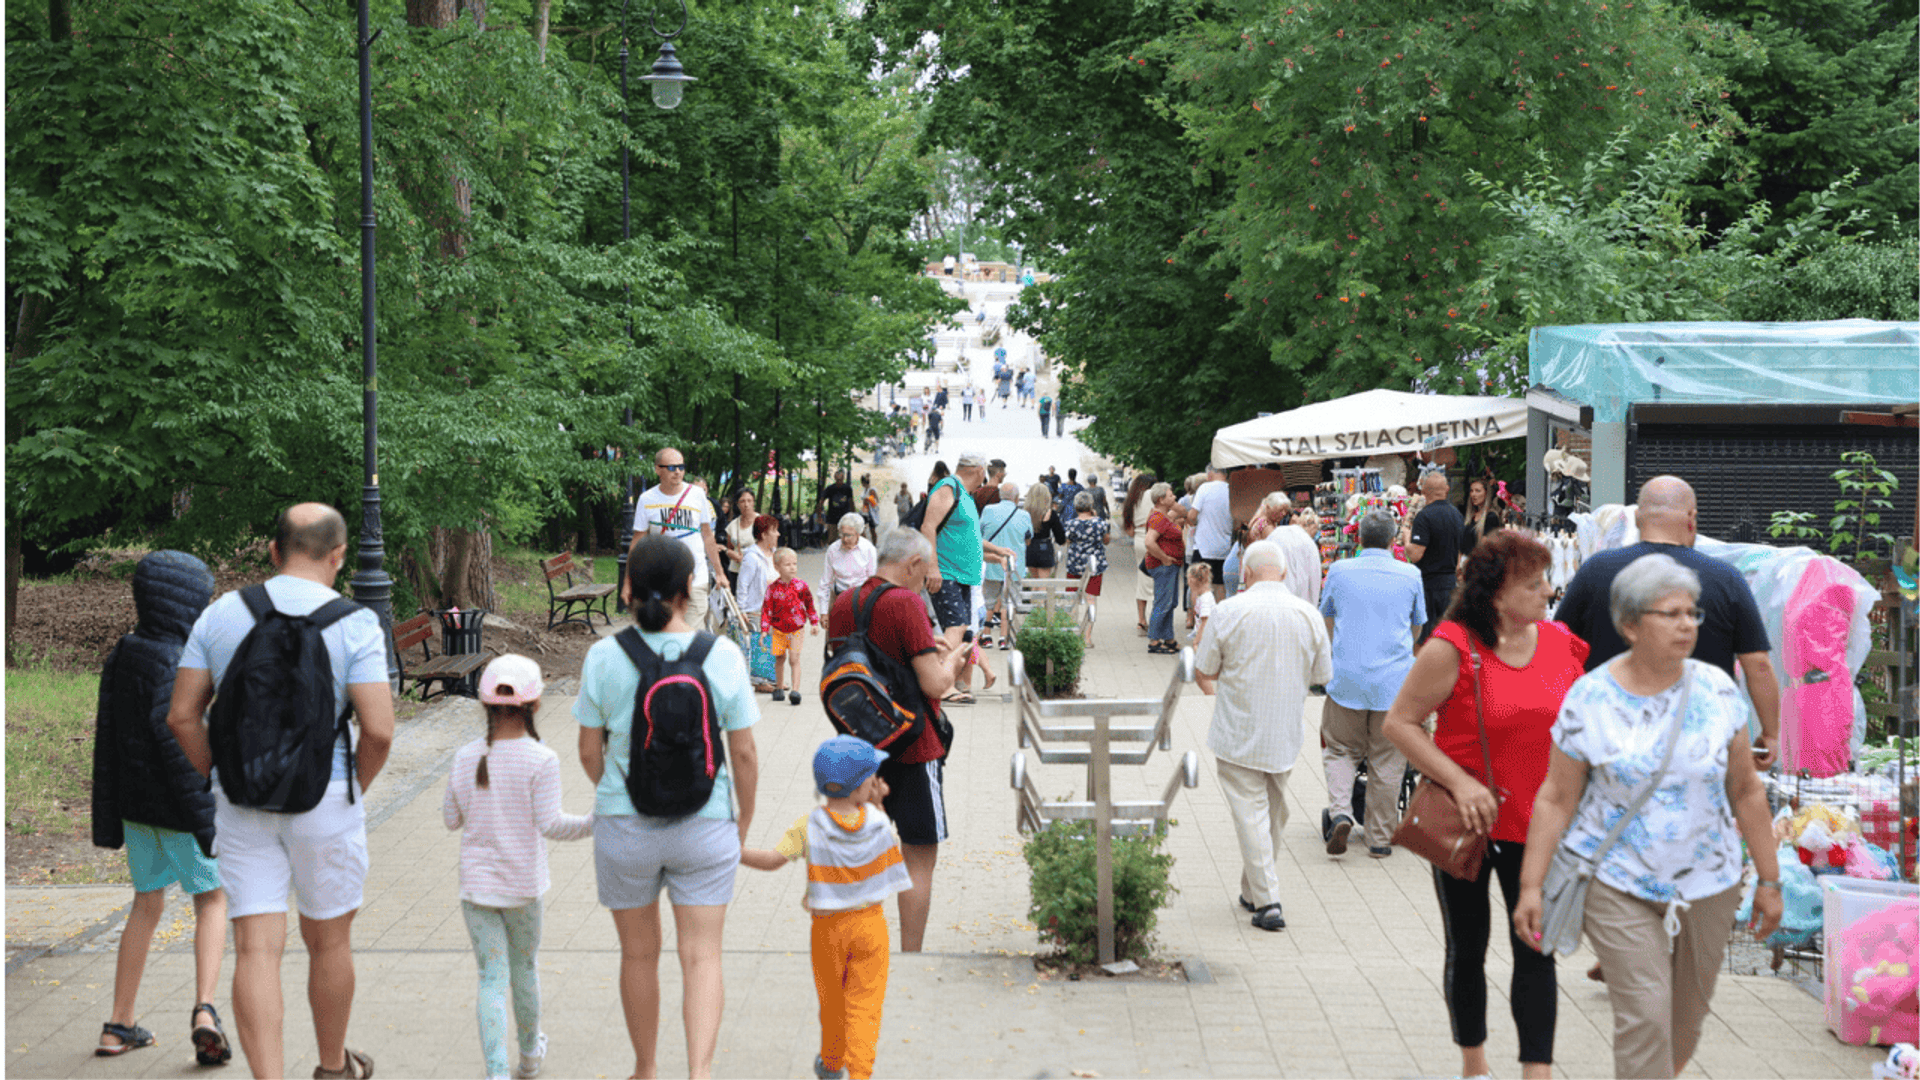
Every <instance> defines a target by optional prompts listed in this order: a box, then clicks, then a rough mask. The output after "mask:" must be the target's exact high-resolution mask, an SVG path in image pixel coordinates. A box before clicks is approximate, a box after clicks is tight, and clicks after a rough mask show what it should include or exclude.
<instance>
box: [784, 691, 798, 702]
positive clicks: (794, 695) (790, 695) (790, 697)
mask: <svg viewBox="0 0 1920 1080" xmlns="http://www.w3.org/2000/svg"><path fill="white" fill-rule="evenodd" d="M787 703H788V704H789V705H798V704H800V691H798V690H790V691H788V692H787Z"/></svg>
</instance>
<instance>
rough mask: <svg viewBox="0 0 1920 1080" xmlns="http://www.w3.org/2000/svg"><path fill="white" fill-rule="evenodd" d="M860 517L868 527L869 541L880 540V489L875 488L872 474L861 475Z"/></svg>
mask: <svg viewBox="0 0 1920 1080" xmlns="http://www.w3.org/2000/svg"><path fill="white" fill-rule="evenodd" d="M860 517H861V518H862V519H863V520H864V522H865V524H866V526H867V539H868V540H871V541H873V542H875V543H878V542H879V540H880V489H879V488H877V487H874V486H873V475H872V474H871V473H861V474H860Z"/></svg>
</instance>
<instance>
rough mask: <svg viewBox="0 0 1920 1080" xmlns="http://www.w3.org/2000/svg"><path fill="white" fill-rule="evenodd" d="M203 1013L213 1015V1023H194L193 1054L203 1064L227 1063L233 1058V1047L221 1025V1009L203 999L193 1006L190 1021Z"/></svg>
mask: <svg viewBox="0 0 1920 1080" xmlns="http://www.w3.org/2000/svg"><path fill="white" fill-rule="evenodd" d="M201 1013H206V1014H207V1015H208V1016H211V1017H213V1023H211V1024H194V1025H193V1056H194V1058H195V1059H196V1060H198V1061H199V1062H200V1064H202V1065H225V1064H226V1063H227V1062H229V1061H232V1060H233V1047H232V1046H229V1045H228V1044H227V1033H226V1030H225V1029H223V1028H222V1027H221V1026H220V1013H219V1010H217V1009H215V1008H214V1007H213V1002H211V1001H203V1002H201V1003H200V1004H198V1005H195V1006H194V1007H193V1015H192V1016H190V1017H188V1022H189V1023H192V1022H193V1020H194V1019H196V1018H197V1017H199V1015H200V1014H201Z"/></svg>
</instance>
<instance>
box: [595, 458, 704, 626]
mask: <svg viewBox="0 0 1920 1080" xmlns="http://www.w3.org/2000/svg"><path fill="white" fill-rule="evenodd" d="M653 471H654V474H655V475H656V476H658V477H659V478H660V482H659V483H658V484H655V485H654V486H653V487H650V488H648V489H647V490H645V491H643V492H641V493H640V498H639V501H638V502H637V503H636V504H635V506H634V513H633V541H634V543H636V544H637V543H639V542H640V538H641V537H643V536H646V535H648V534H659V535H661V536H666V537H668V538H670V539H674V540H678V541H680V542H681V543H683V544H685V545H687V550H688V551H691V552H693V587H692V588H691V589H690V590H689V591H688V594H687V623H688V624H689V625H691V626H693V627H695V628H696V629H704V628H705V627H706V625H707V589H708V578H709V567H711V576H712V579H713V580H714V581H716V582H718V583H719V585H720V587H721V588H723V589H724V588H726V587H727V573H726V571H725V570H724V569H723V567H724V566H725V565H726V564H725V563H723V562H721V561H720V545H719V544H717V543H715V542H714V539H713V526H714V522H715V521H716V520H717V519H716V517H715V515H714V512H713V503H712V502H711V501H710V500H709V499H708V498H707V493H706V492H705V491H704V490H702V489H700V488H698V487H696V486H694V485H692V484H689V483H687V459H686V457H685V456H684V455H682V454H681V453H680V451H678V450H676V449H674V448H673V447H671V446H669V447H666V448H664V449H662V450H661V451H660V452H659V453H657V454H655V455H653ZM629 554H631V553H629ZM631 588H632V586H631V585H630V584H629V583H628V582H627V581H626V580H625V579H624V578H623V579H622V580H621V582H620V601H621V602H622V603H624V604H626V605H627V607H628V608H629V609H631V608H632V607H633V596H632V594H631Z"/></svg>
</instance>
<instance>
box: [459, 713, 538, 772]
mask: <svg viewBox="0 0 1920 1080" xmlns="http://www.w3.org/2000/svg"><path fill="white" fill-rule="evenodd" d="M485 708H486V710H487V749H486V752H485V753H482V754H481V755H480V764H479V766H477V767H476V768H475V769H474V770H473V786H474V787H477V788H483V787H486V786H487V757H488V756H489V755H491V754H492V753H493V732H494V729H495V728H497V727H498V726H499V724H500V721H502V720H507V719H511V718H513V717H519V718H520V722H521V723H522V724H525V725H526V726H527V734H529V735H531V736H533V738H534V740H535V741H536V742H537V741H539V739H540V733H539V732H538V731H536V730H534V727H533V714H534V713H536V712H538V711H539V709H540V702H539V700H538V699H535V700H533V701H529V702H527V703H526V704H525V705H488V706H485Z"/></svg>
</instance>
